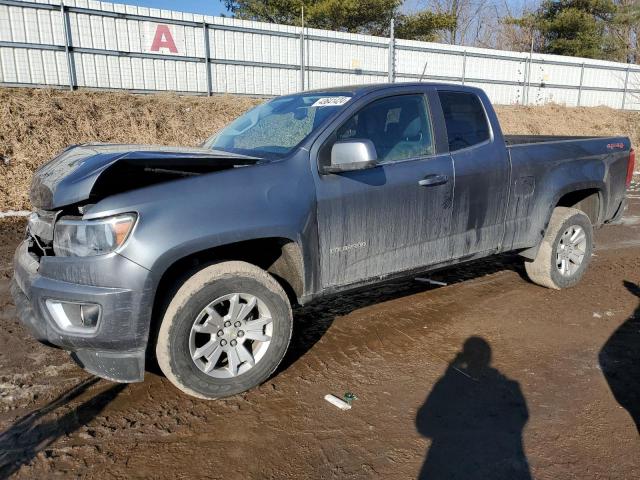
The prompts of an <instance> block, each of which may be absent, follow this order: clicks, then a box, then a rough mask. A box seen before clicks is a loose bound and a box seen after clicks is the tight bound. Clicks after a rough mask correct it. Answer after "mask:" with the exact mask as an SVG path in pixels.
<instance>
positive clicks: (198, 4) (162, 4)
mask: <svg viewBox="0 0 640 480" xmlns="http://www.w3.org/2000/svg"><path fill="white" fill-rule="evenodd" d="M106 1H110V2H112V3H126V4H128V5H137V6H139V7H150V8H162V9H164V10H177V11H179V12H189V13H200V14H202V15H218V16H219V15H221V14H223V13H227V14H228V12H227V9H226V8H224V3H223V2H221V1H220V0H180V1H171V0H106Z"/></svg>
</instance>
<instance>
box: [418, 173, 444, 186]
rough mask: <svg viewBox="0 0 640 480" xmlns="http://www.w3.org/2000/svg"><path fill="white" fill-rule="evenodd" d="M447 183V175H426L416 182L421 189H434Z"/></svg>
mask: <svg viewBox="0 0 640 480" xmlns="http://www.w3.org/2000/svg"><path fill="white" fill-rule="evenodd" d="M448 181H449V176H448V175H437V174H433V175H427V176H426V177H424V178H423V179H422V180H420V181H419V182H418V185H420V186H421V187H435V186H436V185H444V184H445V183H447V182H448Z"/></svg>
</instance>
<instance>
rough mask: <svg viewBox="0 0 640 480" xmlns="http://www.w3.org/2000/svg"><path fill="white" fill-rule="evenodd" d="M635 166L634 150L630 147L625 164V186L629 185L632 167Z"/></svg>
mask: <svg viewBox="0 0 640 480" xmlns="http://www.w3.org/2000/svg"><path fill="white" fill-rule="evenodd" d="M635 167H636V152H635V150H634V149H633V148H632V149H631V150H630V151H629V163H628V164H627V182H626V185H627V188H629V186H630V185H631V179H632V178H633V169H634V168H635Z"/></svg>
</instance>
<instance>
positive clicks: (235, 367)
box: [12, 83, 634, 398]
mask: <svg viewBox="0 0 640 480" xmlns="http://www.w3.org/2000/svg"><path fill="white" fill-rule="evenodd" d="M633 162H634V153H633V150H632V149H631V145H630V142H629V139H628V138H625V137H616V138H569V137H508V136H504V135H503V134H502V132H501V130H500V125H499V123H498V121H497V118H496V115H495V112H494V110H493V108H492V106H491V104H490V102H489V101H488V99H487V96H486V95H485V93H484V92H483V91H482V90H479V89H476V88H471V87H461V86H455V85H445V84H427V83H420V84H391V85H371V86H359V87H344V88H336V89H331V90H322V91H311V92H304V93H301V94H296V95H290V96H285V97H278V98H275V99H273V100H270V101H269V102H266V103H265V104H263V105H261V106H259V107H256V108H255V109H253V110H251V111H249V112H247V113H246V114H244V115H243V116H242V117H240V118H239V119H237V120H236V121H234V122H232V123H231V124H230V125H228V126H227V127H225V128H224V129H222V130H221V131H220V132H218V133H217V134H215V135H214V136H213V137H211V138H210V139H209V140H207V142H205V143H204V144H203V145H202V146H201V147H198V148H173V147H172V148H169V147H155V146H139V145H104V144H87V145H80V146H74V147H70V148H68V149H67V150H65V151H64V152H62V153H61V154H60V155H59V156H57V157H56V158H54V159H53V160H51V162H49V163H48V164H46V165H44V166H43V167H42V168H40V170H38V171H37V172H36V174H35V175H34V179H33V184H32V189H31V200H32V204H33V206H34V208H35V210H34V212H33V214H32V215H31V217H30V219H29V226H28V232H27V236H26V239H25V240H24V242H22V244H21V245H20V246H19V247H18V249H17V251H16V254H15V275H14V279H13V283H12V293H13V296H14V299H15V303H16V306H17V309H18V312H19V315H20V318H21V320H22V322H23V323H24V324H25V325H27V326H28V327H29V328H30V329H31V331H32V333H33V335H34V336H35V337H36V338H37V339H38V340H40V341H42V342H45V343H47V344H50V345H52V346H56V347H60V348H63V349H65V350H68V351H69V352H71V355H72V356H73V358H74V359H75V360H76V361H77V362H78V363H79V364H80V365H81V366H83V367H84V368H85V369H86V370H88V371H90V372H92V373H95V374H96V375H99V376H102V377H105V378H108V379H111V380H115V381H120V382H134V381H141V380H142V379H143V376H144V369H145V362H146V360H147V359H148V358H149V356H150V355H155V356H156V358H157V361H158V363H159V365H160V367H161V369H162V370H163V372H164V373H165V374H166V376H167V377H168V378H169V379H170V380H171V381H172V382H173V383H174V384H175V385H176V386H177V387H178V388H180V389H182V390H183V391H184V392H186V393H188V394H191V395H194V396H197V397H202V398H219V397H223V396H227V395H232V394H235V393H238V392H241V391H244V390H246V389H248V388H251V387H253V386H255V385H257V384H259V383H260V382H262V381H264V380H265V379H267V378H268V377H269V376H270V375H271V374H272V373H273V372H274V370H275V369H276V367H277V366H278V364H279V362H280V360H281V359H282V357H283V356H284V354H285V352H286V349H287V346H288V344H289V340H290V337H291V329H292V313H291V304H293V303H296V302H297V303H302V304H304V303H306V302H309V301H311V300H314V299H316V298H317V297H320V296H323V295H327V294H332V293H336V292H342V291H345V290H347V289H353V288H357V287H360V286H363V285H369V284H373V283H376V282H381V281H384V280H385V279H390V278H394V277H398V276H406V275H411V274H413V273H415V272H419V271H425V270H429V269H435V268H441V267H443V266H447V265H451V264H455V263H459V262H464V261H468V260H471V259H475V258H479V257H484V256H488V255H493V254H497V253H500V252H506V251H518V252H520V253H521V255H522V257H523V261H524V262H525V267H526V271H527V273H528V274H529V277H530V278H531V280H532V281H533V282H535V283H537V284H540V285H544V286H546V287H549V288H555V289H560V288H566V287H571V286H573V285H575V284H576V283H577V282H578V281H579V280H580V278H581V276H582V275H583V273H584V270H585V269H586V267H587V265H588V263H589V258H590V256H591V252H592V248H593V237H592V230H593V228H594V227H599V226H601V225H603V224H605V223H609V222H612V221H615V220H616V219H618V218H619V217H620V216H621V215H622V213H623V211H624V208H625V192H626V187H627V186H628V184H629V182H630V179H631V173H632V171H633Z"/></svg>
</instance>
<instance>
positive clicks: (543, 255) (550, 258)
mask: <svg viewBox="0 0 640 480" xmlns="http://www.w3.org/2000/svg"><path fill="white" fill-rule="evenodd" d="M592 251H593V227H592V225H591V220H590V219H589V217H588V216H587V215H585V214H584V213H583V212H582V211H580V210H577V209H575V208H567V207H556V208H555V209H554V211H553V214H552V215H551V220H550V221H549V226H548V228H547V231H546V232H545V236H544V238H543V239H542V242H541V244H540V249H539V250H538V254H537V255H536V258H535V260H533V261H532V262H525V270H526V271H527V275H528V276H529V278H530V279H531V281H533V282H534V283H537V284H538V285H542V286H544V287H548V288H553V289H556V290H559V289H561V288H568V287H572V286H574V285H575V284H577V283H578V282H579V281H580V279H581V278H582V276H583V275H584V272H585V270H586V269H587V266H588V265H589V262H590V261H591V253H592Z"/></svg>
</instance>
